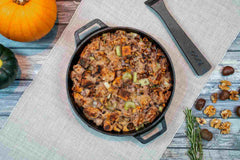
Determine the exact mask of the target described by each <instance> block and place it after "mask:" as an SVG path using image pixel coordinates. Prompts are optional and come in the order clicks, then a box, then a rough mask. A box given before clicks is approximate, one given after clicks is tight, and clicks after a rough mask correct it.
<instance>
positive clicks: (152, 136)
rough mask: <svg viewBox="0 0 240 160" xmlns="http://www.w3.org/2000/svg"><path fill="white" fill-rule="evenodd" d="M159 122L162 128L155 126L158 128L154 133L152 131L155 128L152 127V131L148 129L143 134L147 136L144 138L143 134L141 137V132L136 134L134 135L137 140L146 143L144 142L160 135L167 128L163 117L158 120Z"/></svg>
mask: <svg viewBox="0 0 240 160" xmlns="http://www.w3.org/2000/svg"><path fill="white" fill-rule="evenodd" d="M160 124H161V125H162V128H161V129H158V128H157V127H155V129H158V131H157V132H156V133H153V134H152V132H154V131H155V129H153V130H152V131H150V132H149V133H147V134H146V135H145V136H146V137H147V138H144V137H145V136H143V137H142V135H141V134H139V135H136V136H134V137H135V138H136V139H137V140H138V141H139V142H141V143H142V144H146V143H149V142H151V141H152V140H154V139H155V138H157V137H159V136H160V135H162V134H163V133H164V132H166V130H167V125H166V121H165V118H163V119H162V121H161V122H160ZM149 134H152V135H150V137H149V136H148V135H149Z"/></svg>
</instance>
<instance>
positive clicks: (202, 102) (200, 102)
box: [195, 98, 206, 111]
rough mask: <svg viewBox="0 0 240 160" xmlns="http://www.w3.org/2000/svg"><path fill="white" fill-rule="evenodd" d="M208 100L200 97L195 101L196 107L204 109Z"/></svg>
mask: <svg viewBox="0 0 240 160" xmlns="http://www.w3.org/2000/svg"><path fill="white" fill-rule="evenodd" d="M205 103H206V100H205V99H203V98H200V99H198V100H197V101H196V103H195V108H196V109H197V110H199V111H201V110H202V109H203V107H204V106H205Z"/></svg>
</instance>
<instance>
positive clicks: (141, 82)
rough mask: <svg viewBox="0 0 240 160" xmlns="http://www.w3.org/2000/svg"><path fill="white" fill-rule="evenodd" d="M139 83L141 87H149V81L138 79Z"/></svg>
mask: <svg viewBox="0 0 240 160" xmlns="http://www.w3.org/2000/svg"><path fill="white" fill-rule="evenodd" d="M139 83H140V84H141V86H146V85H149V84H150V83H149V80H148V79H147V78H144V79H140V80H139Z"/></svg>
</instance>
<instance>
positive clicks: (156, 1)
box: [145, 0, 211, 76]
mask: <svg viewBox="0 0 240 160" xmlns="http://www.w3.org/2000/svg"><path fill="white" fill-rule="evenodd" d="M145 4H146V5H148V6H149V7H151V8H152V9H153V10H155V11H156V12H157V13H158V14H159V15H160V16H161V18H162V19H163V21H164V22H165V24H166V26H167V27H168V29H169V31H170V32H171V33H172V35H173V37H174V39H175V40H176V42H177V43H178V45H179V46H180V48H181V49H182V51H183V53H184V55H185V56H186V58H187V60H188V62H189V63H190V64H191V66H192V67H193V69H194V71H195V72H196V73H197V75H199V76H201V75H203V74H204V73H206V72H208V71H209V70H210V69H211V65H210V63H209V62H208V61H207V59H206V58H205V57H204V56H203V55H202V53H201V52H200V51H199V49H198V48H197V47H196V46H195V45H194V44H193V42H192V41H191V39H190V38H189V37H188V36H187V35H186V33H185V32H184V31H183V30H182V28H181V27H180V26H179V25H178V24H177V22H176V21H175V19H174V18H173V17H172V15H171V14H170V13H169V12H168V10H167V8H166V6H165V4H164V1H163V0H148V1H146V2H145Z"/></svg>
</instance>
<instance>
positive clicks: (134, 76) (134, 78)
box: [133, 72, 137, 83]
mask: <svg viewBox="0 0 240 160" xmlns="http://www.w3.org/2000/svg"><path fill="white" fill-rule="evenodd" d="M133 82H134V83H136V82H137V72H133Z"/></svg>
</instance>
